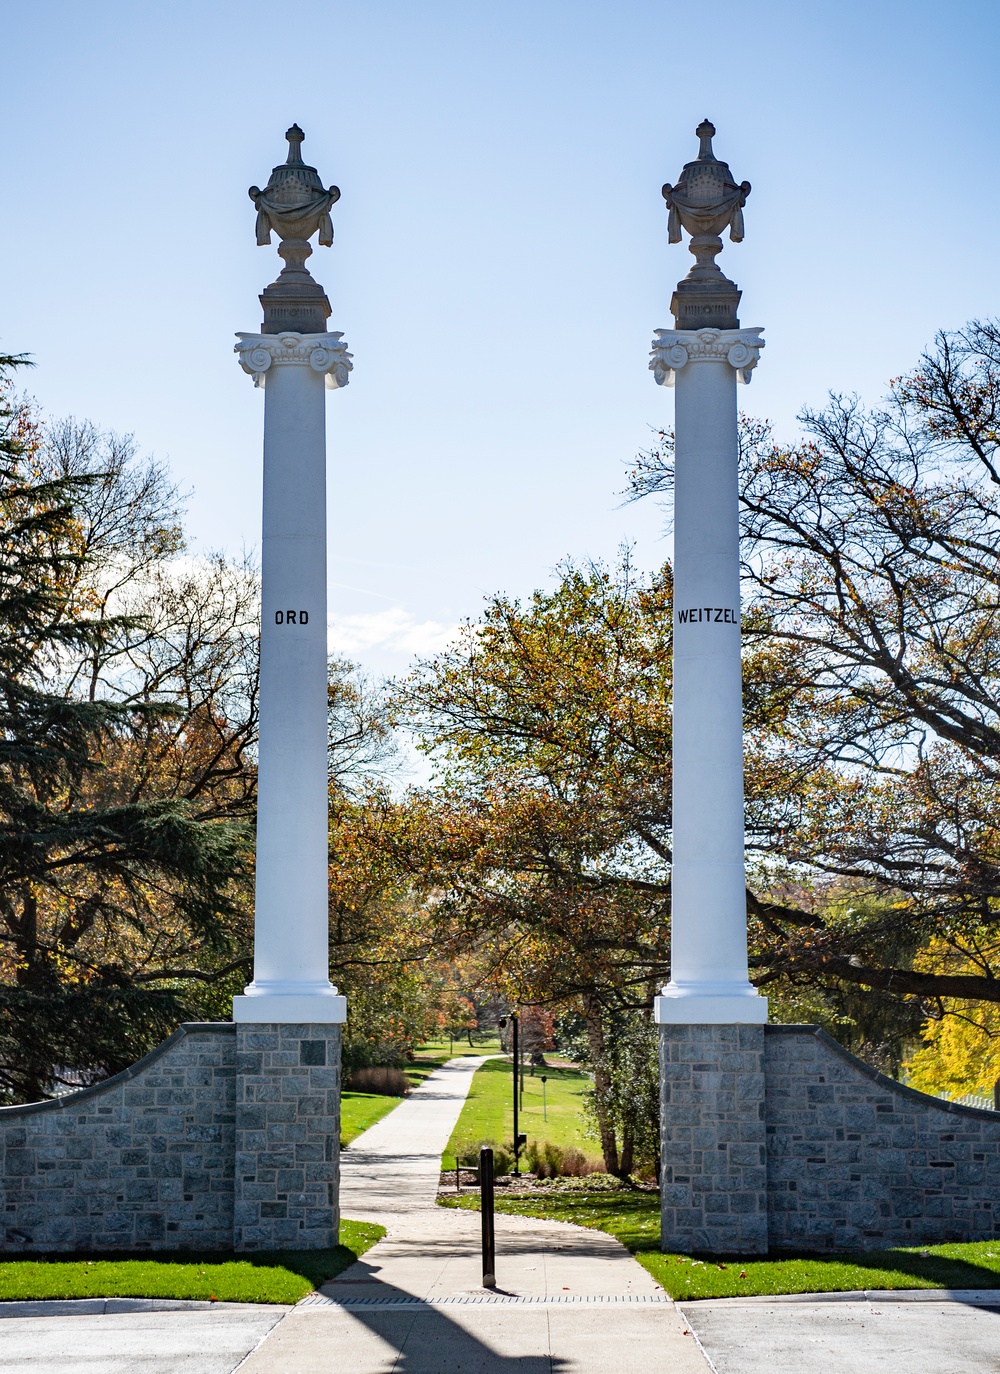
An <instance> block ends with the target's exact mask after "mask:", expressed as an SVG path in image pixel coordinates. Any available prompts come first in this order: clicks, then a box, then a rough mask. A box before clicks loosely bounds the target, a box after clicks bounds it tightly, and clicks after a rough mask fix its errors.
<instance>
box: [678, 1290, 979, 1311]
mask: <svg viewBox="0 0 1000 1374" xmlns="http://www.w3.org/2000/svg"><path fill="white" fill-rule="evenodd" d="M675 1301H676V1303H677V1306H678V1307H679V1308H680V1309H681V1311H682V1312H686V1311H687V1310H688V1309H690V1310H691V1311H698V1310H700V1309H702V1308H715V1307H762V1306H763V1307H766V1306H771V1305H774V1304H779V1303H824V1302H875V1303H887V1302H955V1303H962V1304H964V1305H965V1306H966V1307H993V1308H1000V1288H859V1289H855V1290H853V1291H851V1292H847V1293H773V1294H772V1295H771V1296H770V1297H767V1296H759V1295H754V1296H753V1297H747V1298H677V1299H675Z"/></svg>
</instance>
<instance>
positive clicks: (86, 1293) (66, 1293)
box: [0, 1221, 385, 1303]
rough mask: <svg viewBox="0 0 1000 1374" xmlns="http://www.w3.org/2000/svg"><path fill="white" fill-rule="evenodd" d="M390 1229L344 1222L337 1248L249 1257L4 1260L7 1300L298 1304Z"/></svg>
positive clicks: (1, 1280) (2, 1287) (0, 1273)
mask: <svg viewBox="0 0 1000 1374" xmlns="http://www.w3.org/2000/svg"><path fill="white" fill-rule="evenodd" d="M384 1235H385V1227H384V1226H373V1225H370V1224H369V1223H368V1222H363V1221H342V1222H341V1223H340V1244H339V1245H338V1246H337V1248H336V1249H335V1250H301V1251H290V1250H289V1251H278V1252H274V1253H261V1254H255V1255H253V1256H252V1257H249V1256H244V1255H241V1256H239V1257H238V1258H237V1257H236V1256H230V1255H220V1254H219V1253H218V1252H212V1253H208V1254H204V1255H192V1254H189V1253H186V1252H180V1251H179V1252H175V1253H173V1254H161V1255H157V1256H155V1257H154V1256H152V1255H144V1256H142V1257H141V1258H136V1256H134V1255H132V1256H129V1255H101V1256H99V1257H96V1258H92V1259H88V1258H86V1257H75V1256H74V1257H68V1256H62V1255H60V1256H58V1257H56V1258H53V1259H38V1258H33V1259H8V1260H0V1301H4V1302H11V1301H15V1300H19V1301H26V1300H30V1299H37V1298H200V1299H202V1300H209V1301H217V1302H280V1303H295V1302H298V1300H299V1299H300V1298H304V1297H305V1295H306V1294H307V1293H311V1292H312V1291H313V1289H314V1288H318V1287H319V1285H320V1284H322V1283H325V1282H326V1280H327V1279H332V1278H336V1276H337V1275H338V1274H341V1273H343V1271H344V1270H345V1269H346V1268H347V1267H348V1266H349V1265H351V1264H353V1263H354V1261H355V1260H356V1259H357V1258H358V1256H359V1255H363V1254H364V1252H365V1251H366V1250H369V1249H370V1248H371V1247H372V1246H373V1245H374V1244H375V1242H376V1241H377V1240H381V1238H382V1237H383V1236H384Z"/></svg>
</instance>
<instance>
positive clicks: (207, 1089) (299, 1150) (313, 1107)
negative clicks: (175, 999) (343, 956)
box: [0, 1021, 340, 1254]
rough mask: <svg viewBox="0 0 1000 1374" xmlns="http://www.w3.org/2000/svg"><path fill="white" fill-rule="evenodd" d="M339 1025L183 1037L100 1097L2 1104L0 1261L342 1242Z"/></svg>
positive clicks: (197, 1026)
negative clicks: (77, 1253)
mask: <svg viewBox="0 0 1000 1374" xmlns="http://www.w3.org/2000/svg"><path fill="white" fill-rule="evenodd" d="M339 1167H340V1027H339V1026H325V1025H321V1026H315V1025H307V1026H268V1025H260V1026H256V1025H240V1026H236V1025H234V1024H233V1023H232V1022H227V1021H219V1022H208V1023H200V1022H198V1023H191V1024H188V1025H184V1026H181V1028H180V1029H179V1030H178V1031H176V1032H175V1033H174V1034H173V1035H172V1036H171V1037H170V1038H169V1040H166V1041H164V1043H163V1044H162V1045H160V1046H158V1047H157V1049H155V1050H154V1051H153V1052H152V1054H148V1055H147V1056H146V1058H145V1059H142V1060H140V1061H139V1062H138V1063H137V1064H133V1065H132V1067H131V1068H129V1069H126V1070H125V1072H124V1073H120V1074H116V1075H115V1077H114V1078H109V1079H108V1080H107V1081H106V1082H104V1083H100V1084H98V1085H97V1086H96V1087H94V1088H84V1089H82V1090H81V1091H80V1092H75V1093H67V1094H66V1095H65V1096H64V1097H59V1098H56V1099H54V1100H53V1101H50V1102H35V1103H31V1104H30V1105H28V1106H24V1107H2V1108H0V1250H2V1251H3V1252H4V1253H7V1254H11V1253H14V1254H26V1253H32V1252H34V1253H42V1252H48V1253H52V1252H58V1251H74V1250H80V1251H100V1250H108V1251H111V1250H122V1251H138V1250H149V1251H153V1250H234V1249H236V1250H264V1249H271V1248H274V1249H292V1250H304V1249H324V1248H326V1247H327V1246H334V1245H336V1244H337V1240H338V1230H339V1208H338V1196H337V1195H338V1187H339Z"/></svg>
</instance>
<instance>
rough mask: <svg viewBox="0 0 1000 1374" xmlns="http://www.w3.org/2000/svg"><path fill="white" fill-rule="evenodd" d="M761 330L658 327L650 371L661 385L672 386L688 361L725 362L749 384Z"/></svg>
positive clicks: (754, 365)
mask: <svg viewBox="0 0 1000 1374" xmlns="http://www.w3.org/2000/svg"><path fill="white" fill-rule="evenodd" d="M760 335H761V329H760V327H759V326H758V327H756V328H754V329H657V330H656V338H655V339H654V340H653V352H652V357H651V359H650V363H649V370H650V371H651V372H652V374H653V376H654V377H655V378H656V381H657V382H658V384H659V385H660V386H673V384H674V378H675V376H676V374H677V373H678V372H679V371H680V369H681V368H682V367H686V366H687V364H688V363H728V364H729V365H730V367H733V368H735V369H736V375H737V377H738V378H739V380H740V381H741V382H745V383H747V384H749V382H750V374H751V372H752V371H753V370H754V368H755V367H756V366H757V362H758V360H759V358H760V350H761V349H762V348H763V347H764V340H763V339H762V338H761V337H760Z"/></svg>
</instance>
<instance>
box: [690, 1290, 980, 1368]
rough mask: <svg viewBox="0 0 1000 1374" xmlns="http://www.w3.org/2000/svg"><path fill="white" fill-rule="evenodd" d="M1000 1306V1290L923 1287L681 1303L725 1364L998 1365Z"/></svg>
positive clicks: (711, 1352) (719, 1364)
mask: <svg viewBox="0 0 1000 1374" xmlns="http://www.w3.org/2000/svg"><path fill="white" fill-rule="evenodd" d="M987 1304H992V1305H993V1310H989V1307H988V1306H987ZM998 1308H1000V1292H992V1293H984V1292H975V1291H971V1292H965V1293H955V1294H952V1295H950V1300H946V1301H942V1294H941V1293H940V1292H935V1291H934V1290H933V1289H923V1290H921V1291H919V1292H909V1293H879V1294H869V1295H866V1294H863V1293H838V1294H833V1293H829V1294H826V1295H825V1296H824V1297H815V1296H812V1297H810V1296H806V1295H801V1296H796V1297H795V1298H772V1299H770V1300H768V1299H766V1298H758V1299H748V1298H735V1299H717V1300H715V1301H713V1302H691V1303H685V1304H684V1305H683V1307H682V1309H681V1310H682V1311H683V1313H684V1316H685V1317H686V1318H687V1319H688V1321H689V1322H690V1323H691V1325H692V1326H693V1327H694V1329H695V1331H696V1332H697V1335H698V1338H699V1340H700V1341H701V1343H702V1345H703V1346H704V1349H705V1352H706V1354H707V1355H708V1356H709V1358H710V1359H711V1361H712V1365H713V1366H714V1368H715V1370H716V1371H717V1374H872V1371H876V1370H877V1371H879V1374H997V1372H998V1371H1000V1310H997V1309H998Z"/></svg>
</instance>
